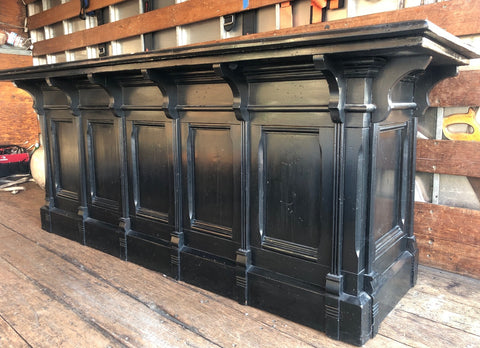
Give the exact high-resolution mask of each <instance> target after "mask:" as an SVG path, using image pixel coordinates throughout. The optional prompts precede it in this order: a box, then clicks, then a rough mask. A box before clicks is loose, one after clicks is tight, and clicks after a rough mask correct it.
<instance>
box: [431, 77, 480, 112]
mask: <svg viewBox="0 0 480 348" xmlns="http://www.w3.org/2000/svg"><path fill="white" fill-rule="evenodd" d="M429 100H430V106H434V107H449V106H480V70H465V71H460V73H459V74H458V75H457V76H456V77H452V78H449V79H445V80H443V81H442V82H440V83H439V84H437V85H436V86H435V87H434V88H433V89H432V91H431V92H430V96H429Z"/></svg>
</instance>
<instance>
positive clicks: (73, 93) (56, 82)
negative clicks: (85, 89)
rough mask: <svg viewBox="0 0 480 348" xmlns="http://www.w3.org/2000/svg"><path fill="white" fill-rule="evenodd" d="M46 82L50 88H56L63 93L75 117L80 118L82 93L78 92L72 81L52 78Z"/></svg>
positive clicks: (48, 78)
mask: <svg viewBox="0 0 480 348" xmlns="http://www.w3.org/2000/svg"><path fill="white" fill-rule="evenodd" d="M45 81H46V82H47V85H49V86H50V87H55V88H58V89H59V90H60V91H62V92H63V93H64V94H65V95H66V97H67V99H68V103H69V104H70V109H71V110H72V114H73V115H74V116H80V109H79V107H80V93H79V91H78V88H77V87H76V86H75V85H74V84H73V83H72V81H71V80H66V79H61V78H52V77H47V78H46V79H45Z"/></svg>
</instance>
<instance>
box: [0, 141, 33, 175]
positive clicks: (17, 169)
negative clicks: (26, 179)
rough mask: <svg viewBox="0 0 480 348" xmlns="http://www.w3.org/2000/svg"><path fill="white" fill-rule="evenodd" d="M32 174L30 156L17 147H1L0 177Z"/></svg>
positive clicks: (23, 149) (24, 150)
mask: <svg viewBox="0 0 480 348" xmlns="http://www.w3.org/2000/svg"><path fill="white" fill-rule="evenodd" d="M29 172H30V154H29V153H28V151H27V150H26V149H25V148H23V147H21V146H17V145H0V177H5V176H9V175H12V174H24V173H29Z"/></svg>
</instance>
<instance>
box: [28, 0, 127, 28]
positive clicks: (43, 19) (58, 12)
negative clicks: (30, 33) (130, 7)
mask: <svg viewBox="0 0 480 348" xmlns="http://www.w3.org/2000/svg"><path fill="white" fill-rule="evenodd" d="M124 1H126V0H90V5H89V6H88V11H95V10H98V9H101V8H104V7H107V6H110V5H114V4H118V3H120V2H124ZM79 14H80V1H78V0H77V1H75V0H72V1H69V2H66V3H64V4H60V5H58V6H55V7H52V8H50V9H48V10H46V11H43V12H40V13H37V14H35V15H33V16H30V17H28V19H27V27H28V29H29V30H33V29H38V28H41V27H44V26H46V25H51V24H54V23H57V22H61V21H63V20H66V19H70V18H74V17H77V16H78V15H79Z"/></svg>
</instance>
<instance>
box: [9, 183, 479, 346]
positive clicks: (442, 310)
mask: <svg viewBox="0 0 480 348" xmlns="http://www.w3.org/2000/svg"><path fill="white" fill-rule="evenodd" d="M26 188H27V190H26V191H24V192H21V193H18V194H17V195H11V194H10V193H4V192H2V193H0V212H1V215H0V279H1V281H0V347H349V345H346V344H343V343H341V342H338V341H334V340H331V339H329V338H328V337H326V336H325V335H324V334H322V333H320V332H317V331H315V330H313V329H310V328H307V327H304V326H301V325H299V324H296V323H293V322H291V321H288V320H285V319H282V318H280V317H277V316H275V315H272V314H269V313H267V312H263V311H260V310H258V309H255V308H251V307H247V306H242V305H240V304H238V303H236V302H235V301H232V300H229V299H226V298H223V297H220V296H218V295H215V294H213V293H210V292H208V291H205V290H203V289H199V288H196V287H194V286H191V285H189V284H185V283H183V282H177V281H174V280H172V279H171V278H168V277H165V276H163V275H161V274H158V273H155V272H152V271H150V270H147V269H144V268H142V267H139V266H137V265H134V264H132V263H128V262H124V261H121V260H119V259H117V258H115V257H112V256H110V255H107V254H104V253H101V252H99V251H97V250H94V249H91V248H88V247H85V246H82V245H79V244H78V243H75V242H73V241H70V240H67V239H64V238H61V237H59V236H56V235H54V234H51V233H47V232H45V231H43V230H41V228H40V217H39V208H40V206H41V205H42V204H43V191H42V190H41V189H40V188H38V187H37V186H36V185H35V184H33V183H29V184H27V185H26ZM478 289H480V281H478V280H475V279H471V278H466V277H462V276H458V275H455V274H452V273H448V272H444V271H440V270H435V269H432V268H428V267H420V274H419V279H418V284H417V286H416V287H415V288H413V289H411V290H410V291H409V292H408V294H407V295H406V296H405V297H404V299H402V301H401V302H400V303H399V304H398V305H397V307H396V308H395V309H394V310H393V311H392V313H391V314H389V315H388V316H387V318H386V319H385V321H384V322H383V323H382V325H381V326H380V331H379V334H378V335H377V336H376V337H375V338H374V339H372V340H370V341H368V342H367V344H366V345H365V346H366V347H372V348H375V347H382V348H384V347H436V348H440V347H452V346H455V347H480V294H479V291H478Z"/></svg>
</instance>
